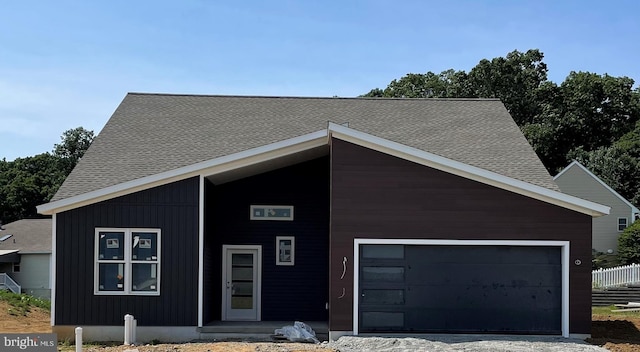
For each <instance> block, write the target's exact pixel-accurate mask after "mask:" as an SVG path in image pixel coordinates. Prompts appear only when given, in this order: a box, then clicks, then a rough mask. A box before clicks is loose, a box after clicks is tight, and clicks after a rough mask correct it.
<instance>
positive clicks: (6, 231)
mask: <svg viewBox="0 0 640 352" xmlns="http://www.w3.org/2000/svg"><path fill="white" fill-rule="evenodd" d="M50 264H51V219H24V220H18V221H15V222H12V223H9V224H6V225H3V226H2V231H0V276H3V275H2V274H6V275H8V276H9V277H10V278H11V279H13V281H15V282H16V283H17V284H18V285H20V287H21V291H22V292H23V293H28V294H30V295H33V296H36V297H41V298H47V299H50V298H51V283H50V280H49V278H50V267H51V265H50Z"/></svg>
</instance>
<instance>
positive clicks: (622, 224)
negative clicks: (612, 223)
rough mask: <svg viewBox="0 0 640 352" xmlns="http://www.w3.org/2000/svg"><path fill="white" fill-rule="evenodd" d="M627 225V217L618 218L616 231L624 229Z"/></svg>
mask: <svg viewBox="0 0 640 352" xmlns="http://www.w3.org/2000/svg"><path fill="white" fill-rule="evenodd" d="M627 226H629V223H628V222H627V218H618V231H624V229H626V228H627Z"/></svg>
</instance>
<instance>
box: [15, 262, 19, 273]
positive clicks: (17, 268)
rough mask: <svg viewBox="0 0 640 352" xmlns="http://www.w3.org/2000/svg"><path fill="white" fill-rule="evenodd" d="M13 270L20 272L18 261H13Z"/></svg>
mask: <svg viewBox="0 0 640 352" xmlns="http://www.w3.org/2000/svg"><path fill="white" fill-rule="evenodd" d="M13 272H14V273H19V272H20V263H13Z"/></svg>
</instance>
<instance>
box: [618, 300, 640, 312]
mask: <svg viewBox="0 0 640 352" xmlns="http://www.w3.org/2000/svg"><path fill="white" fill-rule="evenodd" d="M615 306H616V308H617V309H612V310H611V311H612V312H640V302H628V303H627V304H616V305H615Z"/></svg>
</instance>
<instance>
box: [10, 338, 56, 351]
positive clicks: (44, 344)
mask: <svg viewBox="0 0 640 352" xmlns="http://www.w3.org/2000/svg"><path fill="white" fill-rule="evenodd" d="M57 350H58V335H57V334H0V351H2V352H13V351H20V352H22V351H34V352H56V351H57Z"/></svg>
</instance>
